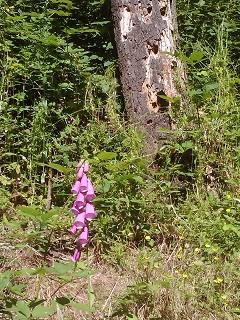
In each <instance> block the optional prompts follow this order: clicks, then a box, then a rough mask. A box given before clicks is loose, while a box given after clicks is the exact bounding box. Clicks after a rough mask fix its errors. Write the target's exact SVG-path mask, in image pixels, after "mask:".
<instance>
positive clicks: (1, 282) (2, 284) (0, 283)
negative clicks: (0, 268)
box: [0, 277, 11, 290]
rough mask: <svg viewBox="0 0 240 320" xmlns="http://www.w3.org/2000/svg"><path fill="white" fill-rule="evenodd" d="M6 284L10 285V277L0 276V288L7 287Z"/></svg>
mask: <svg viewBox="0 0 240 320" xmlns="http://www.w3.org/2000/svg"><path fill="white" fill-rule="evenodd" d="M8 286H11V282H10V279H6V278H5V279H4V278H3V279H2V278H1V277H0V290H2V289H4V288H7V287H8Z"/></svg>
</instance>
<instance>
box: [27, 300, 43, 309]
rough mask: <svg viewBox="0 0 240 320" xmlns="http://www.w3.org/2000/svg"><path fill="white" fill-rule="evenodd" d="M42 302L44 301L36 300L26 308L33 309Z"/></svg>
mask: <svg viewBox="0 0 240 320" xmlns="http://www.w3.org/2000/svg"><path fill="white" fill-rule="evenodd" d="M44 301H45V300H44V299H36V300H33V301H31V302H30V303H29V305H28V306H29V308H31V309H34V308H35V307H36V306H38V305H39V304H41V303H43V302H44Z"/></svg>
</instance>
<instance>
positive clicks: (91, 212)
mask: <svg viewBox="0 0 240 320" xmlns="http://www.w3.org/2000/svg"><path fill="white" fill-rule="evenodd" d="M96 216H97V215H96V212H95V208H94V205H93V204H92V203H87V204H86V214H85V217H86V219H87V220H92V219H94V218H96Z"/></svg>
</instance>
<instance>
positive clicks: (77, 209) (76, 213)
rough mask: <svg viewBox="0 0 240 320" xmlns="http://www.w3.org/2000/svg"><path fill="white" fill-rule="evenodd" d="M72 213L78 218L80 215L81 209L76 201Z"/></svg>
mask: <svg viewBox="0 0 240 320" xmlns="http://www.w3.org/2000/svg"><path fill="white" fill-rule="evenodd" d="M71 211H72V212H73V213H74V214H75V216H77V215H78V214H79V213H80V210H79V207H78V206H76V201H75V202H74V204H73V206H72V208H71Z"/></svg>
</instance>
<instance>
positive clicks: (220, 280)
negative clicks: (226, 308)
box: [213, 278, 223, 283]
mask: <svg viewBox="0 0 240 320" xmlns="http://www.w3.org/2000/svg"><path fill="white" fill-rule="evenodd" d="M213 282H215V283H221V282H223V279H222V278H217V279H215V280H213Z"/></svg>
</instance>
